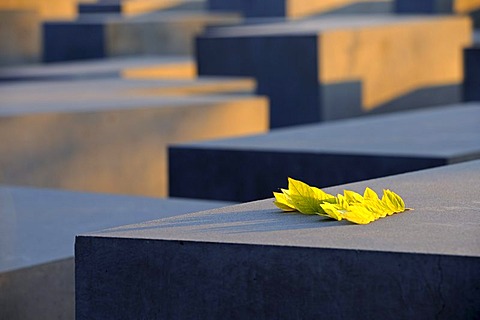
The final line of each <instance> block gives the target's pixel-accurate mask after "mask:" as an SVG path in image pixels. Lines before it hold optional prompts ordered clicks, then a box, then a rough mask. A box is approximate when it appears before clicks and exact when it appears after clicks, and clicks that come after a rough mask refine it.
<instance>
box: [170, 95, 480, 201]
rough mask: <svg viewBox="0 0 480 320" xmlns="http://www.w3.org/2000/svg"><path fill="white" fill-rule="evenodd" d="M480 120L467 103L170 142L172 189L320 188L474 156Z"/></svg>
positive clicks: (248, 193)
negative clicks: (294, 183)
mask: <svg viewBox="0 0 480 320" xmlns="http://www.w3.org/2000/svg"><path fill="white" fill-rule="evenodd" d="M479 124H480V106H479V105H478V104H475V103H471V104H458V105H452V106H448V107H437V108H430V109H425V110H416V111H409V112H403V113H395V114H389V115H375V116H368V117H361V118H357V119H348V120H341V121H332V122H328V123H322V124H316V125H305V126H299V127H294V128H288V129H277V130H272V131H271V132H269V133H267V134H265V135H258V136H251V137H243V138H239V139H225V140H217V141H205V142H200V143H186V144H180V145H174V146H171V147H170V148H169V159H170V164H171V165H170V167H169V170H170V173H169V179H170V195H172V196H181V197H191V198H202V199H222V200H235V201H251V200H256V199H261V198H266V197H268V196H270V194H271V193H270V192H271V191H272V190H278V188H279V187H281V186H282V184H283V180H284V179H285V178H286V177H287V176H291V177H293V178H297V179H300V180H305V181H307V182H308V183H311V184H314V185H317V186H319V187H326V186H332V185H338V184H342V183H347V182H353V181H360V180H364V179H371V178H377V177H381V176H386V175H392V174H397V173H402V172H407V171H414V170H420V169H425V168H430V167H436V166H440V165H446V164H451V163H456V162H461V161H467V160H471V159H479V158H480V125H479Z"/></svg>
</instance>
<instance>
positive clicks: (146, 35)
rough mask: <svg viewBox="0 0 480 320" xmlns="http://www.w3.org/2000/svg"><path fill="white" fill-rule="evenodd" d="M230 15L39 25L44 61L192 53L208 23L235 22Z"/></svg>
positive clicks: (106, 17)
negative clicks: (196, 36) (194, 40)
mask: <svg viewBox="0 0 480 320" xmlns="http://www.w3.org/2000/svg"><path fill="white" fill-rule="evenodd" d="M238 21H239V17H238V16H236V15H234V14H228V15H227V14H210V13H196V12H163V13H162V12H157V13H150V14H145V15H133V16H121V15H115V14H114V15H111V14H90V15H81V16H79V18H78V19H77V20H75V21H50V22H45V23H44V24H43V43H44V46H43V60H44V61H45V62H54V61H65V60H80V59H94V58H97V59H98V58H104V57H117V56H131V55H135V54H141V55H142V54H143V55H184V56H188V55H191V54H192V53H193V44H192V38H193V37H194V36H195V35H196V34H198V33H200V32H201V31H202V30H203V28H204V27H205V26H207V25H210V24H218V25H222V24H232V23H237V22H238Z"/></svg>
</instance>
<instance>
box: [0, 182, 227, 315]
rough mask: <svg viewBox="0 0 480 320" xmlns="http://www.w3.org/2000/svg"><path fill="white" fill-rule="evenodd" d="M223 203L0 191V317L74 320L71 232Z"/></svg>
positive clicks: (41, 191)
mask: <svg viewBox="0 0 480 320" xmlns="http://www.w3.org/2000/svg"><path fill="white" fill-rule="evenodd" d="M225 205H227V203H223V202H213V201H210V202H209V201H193V200H188V199H183V200H182V199H154V198H145V197H125V196H112V195H101V194H86V193H75V192H65V191H58V190H47V189H34V188H18V187H7V186H2V187H0V319H2V320H7V319H8V320H17V319H18V320H20V319H22V320H25V319H74V263H73V251H74V250H73V249H74V248H73V243H74V237H75V235H76V234H78V233H83V232H90V231H95V230H100V229H104V228H109V227H114V226H120V225H124V224H129V223H139V222H142V221H147V220H151V219H158V218H165V217H171V216H174V215H179V214H184V213H187V212H194V211H197V210H199V209H205V210H206V209H211V208H218V207H220V206H225Z"/></svg>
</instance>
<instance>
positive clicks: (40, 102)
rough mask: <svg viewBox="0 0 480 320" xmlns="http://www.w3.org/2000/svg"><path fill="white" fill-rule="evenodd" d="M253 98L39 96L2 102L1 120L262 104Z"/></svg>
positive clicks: (218, 95)
mask: <svg viewBox="0 0 480 320" xmlns="http://www.w3.org/2000/svg"><path fill="white" fill-rule="evenodd" d="M259 99H260V97H258V96H251V95H250V96H249V95H243V94H239V95H229V94H223V95H222V94H216V95H199V96H162V97H161V98H159V97H156V96H154V95H152V96H143V95H112V94H106V95H96V96H91V95H84V96H81V95H80V96H78V97H75V99H72V96H68V95H66V96H61V97H59V98H58V99H55V101H52V99H50V98H49V97H46V98H45V99H41V98H39V97H36V96H35V95H32V96H26V97H25V99H11V100H8V99H5V100H1V101H0V117H2V116H3V117H8V116H21V115H31V114H40V113H82V112H102V111H103V112H105V111H116V110H131V109H142V108H143V109H149V108H171V107H175V108H182V107H191V106H207V105H214V104H222V103H228V102H234V101H238V102H240V101H244V102H249V101H253V100H257V101H258V100H259Z"/></svg>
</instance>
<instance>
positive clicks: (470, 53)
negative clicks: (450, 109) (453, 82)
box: [463, 44, 480, 101]
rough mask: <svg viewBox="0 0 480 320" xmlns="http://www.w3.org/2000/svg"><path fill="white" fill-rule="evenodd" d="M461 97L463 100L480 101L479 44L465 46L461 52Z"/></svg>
mask: <svg viewBox="0 0 480 320" xmlns="http://www.w3.org/2000/svg"><path fill="white" fill-rule="evenodd" d="M463 57H464V61H463V68H464V70H465V79H464V82H463V99H464V100H465V101H480V44H476V45H475V46H473V47H471V48H466V49H465V51H464V53H463Z"/></svg>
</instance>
